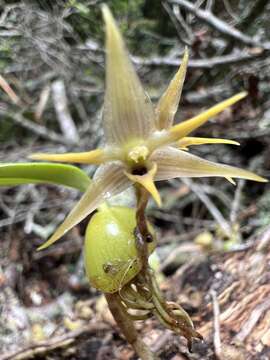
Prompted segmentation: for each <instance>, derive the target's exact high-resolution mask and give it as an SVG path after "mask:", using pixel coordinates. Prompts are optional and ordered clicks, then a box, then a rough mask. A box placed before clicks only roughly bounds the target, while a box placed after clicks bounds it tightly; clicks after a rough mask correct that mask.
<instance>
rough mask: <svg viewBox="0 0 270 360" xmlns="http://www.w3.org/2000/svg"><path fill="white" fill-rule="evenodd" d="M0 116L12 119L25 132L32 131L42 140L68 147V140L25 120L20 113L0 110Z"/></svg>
mask: <svg viewBox="0 0 270 360" xmlns="http://www.w3.org/2000/svg"><path fill="white" fill-rule="evenodd" d="M0 115H2V116H7V117H10V118H11V119H12V121H13V122H15V123H16V124H18V125H20V126H22V127H24V128H25V129H27V130H30V131H32V132H33V133H35V134H36V135H38V136H40V137H43V138H44V139H47V140H50V141H53V142H56V143H57V144H64V145H69V146H70V140H67V139H65V138H64V137H63V136H60V135H58V134H57V133H55V132H54V131H51V130H48V129H47V128H46V127H45V126H42V125H39V124H36V123H34V122H33V121H30V120H28V119H26V118H25V117H24V116H23V114H21V113H20V112H17V113H16V112H9V111H5V110H0Z"/></svg>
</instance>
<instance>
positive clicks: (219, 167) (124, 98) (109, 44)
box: [31, 5, 267, 249]
mask: <svg viewBox="0 0 270 360" xmlns="http://www.w3.org/2000/svg"><path fill="white" fill-rule="evenodd" d="M102 12H103V17H104V21H105V25H106V91H105V103H104V111H103V122H104V132H105V138H106V146H105V147H104V148H103V149H95V150H92V151H87V152H82V153H67V154H34V155H32V156H31V158H32V159H35V160H46V161H57V162H68V163H70V162H71V163H80V164H96V165H98V168H97V170H96V173H95V175H94V178H93V181H92V182H91V183H90V185H89V187H88V189H87V190H86V192H85V193H84V194H83V196H82V198H81V199H80V201H79V202H78V203H77V205H76V206H75V207H74V208H73V210H72V211H71V212H70V214H69V215H68V216H67V218H66V219H65V221H64V222H63V223H62V224H61V225H60V226H59V227H58V229H57V230H56V231H55V233H54V234H53V235H52V236H51V238H50V239H49V240H48V241H47V242H46V243H45V244H43V245H42V246H40V248H39V249H44V248H46V247H48V246H49V245H51V244H53V243H54V242H55V241H57V240H58V239H59V238H60V237H62V236H63V235H64V234H65V233H66V232H67V231H69V230H70V229H71V228H72V227H73V226H75V225H76V224H78V223H79V222H80V221H82V220H83V219H84V218H85V217H86V216H88V215H89V214H90V213H92V212H93V211H94V210H95V209H97V207H98V206H99V205H100V204H101V203H102V202H104V201H105V200H106V199H107V198H109V197H111V196H114V195H116V194H118V193H120V192H122V191H124V190H125V189H127V188H128V187H130V186H131V185H134V184H140V186H142V187H144V188H145V189H146V190H147V191H148V192H149V193H150V194H151V195H152V197H153V198H154V200H155V201H156V202H157V204H158V205H160V204H161V199H160V195H159V192H158V190H157V188H156V186H155V181H158V180H167V179H172V178H178V177H205V176H219V177H225V178H227V179H228V180H230V181H232V178H244V179H249V180H254V181H261V182H265V181H267V180H266V179H264V178H262V177H260V176H258V175H256V174H254V173H252V172H249V171H246V170H242V169H238V168H236V167H232V166H228V165H223V164H217V163H214V162H211V161H208V160H205V159H202V158H200V157H197V156H195V155H192V154H190V153H189V152H187V151H186V149H187V148H188V147H189V146H191V145H199V144H208V143H224V144H238V143H236V142H235V141H231V140H225V139H208V138H194V137H188V135H189V134H190V133H191V132H192V131H193V130H195V129H197V128H198V127H199V126H201V125H203V124H204V123H205V122H206V121H207V120H209V119H210V118H212V117H214V116H215V115H217V114H219V113H220V112H221V111H223V110H224V109H226V108H227V107H229V106H231V105H233V104H234V103H236V102H237V101H239V100H241V99H242V98H244V97H245V96H246V93H245V92H241V93H239V94H237V95H235V96H233V97H231V98H229V99H227V100H225V101H222V102H220V103H219V104H217V105H215V106H213V107H211V108H210V109H208V110H206V111H205V112H203V113H201V114H199V115H197V116H195V117H193V118H191V119H188V120H186V121H183V122H181V123H179V124H177V125H174V126H173V120H174V116H175V113H176V111H177V108H178V103H179V100H180V96H181V92H182V87H183V83H184V79H185V74H186V70H187V65H188V51H187V50H185V53H184V57H183V60H182V62H181V66H180V68H179V70H178V72H177V73H176V74H175V76H174V78H173V79H172V81H171V82H170V84H169V86H168V88H167V90H166V91H165V93H164V94H163V95H162V97H161V99H160V100H159V102H158V104H157V106H156V108H154V106H153V104H152V103H151V100H150V98H149V97H148V95H147V94H146V93H145V91H144V90H143V87H142V84H141V82H140V80H139V78H138V76H137V74H136V71H135V69H134V67H133V65H132V63H131V61H130V59H129V56H128V52H127V50H126V47H125V44H124V41H123V39H122V36H121V34H120V32H119V29H118V27H117V25H116V22H115V20H114V19H113V16H112V14H111V12H110V10H109V8H108V7H107V6H106V5H103V7H102Z"/></svg>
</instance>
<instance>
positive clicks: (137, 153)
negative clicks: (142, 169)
mask: <svg viewBox="0 0 270 360" xmlns="http://www.w3.org/2000/svg"><path fill="white" fill-rule="evenodd" d="M148 155H149V150H148V148H147V147H146V146H145V145H138V146H135V147H133V148H132V149H131V150H130V151H129V152H128V160H131V162H134V163H136V164H140V163H144V162H145V160H146V158H147V157H148Z"/></svg>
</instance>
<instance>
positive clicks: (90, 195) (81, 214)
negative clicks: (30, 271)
mask: <svg viewBox="0 0 270 360" xmlns="http://www.w3.org/2000/svg"><path fill="white" fill-rule="evenodd" d="M130 185H131V182H130V181H129V180H128V178H127V177H126V176H125V175H124V169H123V166H122V165H121V164H119V163H117V162H115V163H110V164H105V165H101V166H100V167H99V168H98V170H97V172H96V174H95V177H94V180H93V182H92V183H91V185H90V186H89V187H88V189H87V191H86V192H85V194H84V195H83V196H82V198H81V199H80V201H79V202H78V203H77V205H75V207H74V208H73V209H72V211H71V212H70V213H69V215H68V216H67V218H66V219H65V221H64V222H63V223H62V224H61V225H60V226H59V227H58V229H57V230H56V231H55V233H54V234H53V235H52V236H51V238H50V239H49V240H47V241H46V242H45V244H43V245H41V246H40V247H39V248H38V250H42V249H45V248H47V247H48V246H50V245H52V244H53V243H54V242H55V241H57V240H58V239H59V238H61V237H62V236H63V235H64V234H65V233H66V232H67V231H69V230H70V229H71V228H72V227H73V226H75V225H77V224H78V223H79V222H80V221H82V220H83V219H84V218H85V217H86V216H88V215H89V214H91V212H93V211H94V210H95V209H96V208H97V207H98V206H99V205H100V204H101V203H102V202H103V201H104V200H105V199H106V198H108V197H111V196H113V195H117V194H119V193H120V192H122V191H124V190H125V189H127V188H128V187H129V186H130Z"/></svg>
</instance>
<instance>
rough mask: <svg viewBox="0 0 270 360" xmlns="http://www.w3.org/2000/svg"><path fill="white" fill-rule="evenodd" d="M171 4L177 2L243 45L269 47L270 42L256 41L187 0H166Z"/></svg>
mask: <svg viewBox="0 0 270 360" xmlns="http://www.w3.org/2000/svg"><path fill="white" fill-rule="evenodd" d="M168 1H169V2H170V3H172V4H178V5H179V6H181V7H183V8H184V9H186V10H188V11H190V12H191V13H192V14H194V15H195V16H196V17H197V18H198V19H200V20H202V21H204V22H205V23H207V24H208V25H209V26H211V27H212V28H213V29H215V30H217V31H219V32H220V33H221V34H223V35H225V36H228V37H231V38H233V39H235V40H238V41H241V42H242V43H243V44H245V45H252V46H260V47H262V48H263V49H270V43H265V44H262V43H260V42H259V41H256V40H255V39H254V38H252V37H250V36H248V35H245V34H243V33H242V32H241V31H239V30H237V29H236V28H234V27H233V26H230V25H228V24H227V23H226V22H225V21H223V20H220V19H219V18H218V17H216V16H215V15H213V14H212V13H211V12H210V11H208V10H202V9H198V8H197V7H196V5H193V4H192V3H190V2H189V1H187V0H168Z"/></svg>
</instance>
